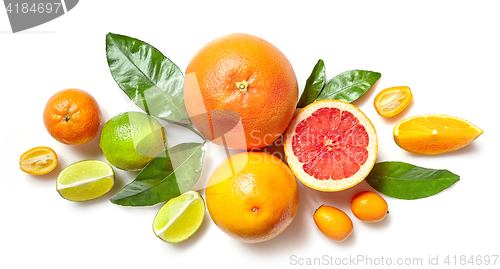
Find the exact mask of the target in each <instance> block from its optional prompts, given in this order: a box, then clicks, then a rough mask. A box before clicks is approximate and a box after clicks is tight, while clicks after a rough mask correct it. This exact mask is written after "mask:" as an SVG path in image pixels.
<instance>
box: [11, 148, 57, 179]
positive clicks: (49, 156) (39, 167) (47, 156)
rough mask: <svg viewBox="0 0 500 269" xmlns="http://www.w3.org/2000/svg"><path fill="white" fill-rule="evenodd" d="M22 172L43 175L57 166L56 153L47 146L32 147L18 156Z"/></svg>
mask: <svg viewBox="0 0 500 269" xmlns="http://www.w3.org/2000/svg"><path fill="white" fill-rule="evenodd" d="M19 166H20V167H21V170H22V171H23V172H26V173H28V174H32V175H45V174H47V173H49V172H51V171H52V170H54V168H56V166H57V154H56V152H55V151H54V150H52V149H51V148H49V147H36V148H32V149H30V150H28V151H26V152H25V153H23V155H21V157H20V158H19Z"/></svg>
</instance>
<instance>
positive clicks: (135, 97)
mask: <svg viewBox="0 0 500 269" xmlns="http://www.w3.org/2000/svg"><path fill="white" fill-rule="evenodd" d="M106 58H107V60H108V65H109V69H110V71H111V75H112V76H113V79H114V80H115V81H116V83H117V84H118V86H119V87H120V88H121V89H122V90H123V91H124V92H125V94H127V96H128V97H129V98H130V99H131V100H132V101H133V102H134V103H135V104H136V105H137V106H139V107H140V108H141V109H142V110H144V111H145V112H146V113H148V114H150V115H152V116H155V117H158V118H161V119H164V120H168V121H173V122H176V123H180V124H184V125H191V122H190V120H189V117H188V114H187V111H186V107H185V106H184V93H183V87H184V75H183V74H182V71H181V70H180V69H179V68H178V67H177V66H176V65H175V64H174V63H173V62H172V61H170V60H169V59H168V58H167V57H165V56H164V55H163V54H162V53H161V52H160V51H159V50H157V49H156V48H155V47H153V46H151V45H149V44H148V43H146V42H143V41H141V40H138V39H135V38H132V37H128V36H123V35H117V34H113V33H108V34H107V35H106Z"/></svg>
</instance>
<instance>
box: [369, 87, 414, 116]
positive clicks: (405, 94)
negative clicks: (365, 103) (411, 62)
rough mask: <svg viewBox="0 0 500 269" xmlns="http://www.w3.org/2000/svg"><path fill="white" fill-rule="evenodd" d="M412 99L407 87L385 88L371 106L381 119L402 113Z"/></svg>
mask: <svg viewBox="0 0 500 269" xmlns="http://www.w3.org/2000/svg"><path fill="white" fill-rule="evenodd" d="M412 99H413V95H412V93H411V90H410V88H409V87H407V86H399V87H392V88H387V89H385V90H383V91H381V92H380V93H379V94H377V96H376V97H375V100H374V101H373V105H374V106H375V109H376V110H377V113H378V114H379V115H380V116H382V117H386V118H388V117H393V116H396V115H397V114H399V112H401V111H403V109H405V107H406V106H408V104H409V103H410V102H411V100H412Z"/></svg>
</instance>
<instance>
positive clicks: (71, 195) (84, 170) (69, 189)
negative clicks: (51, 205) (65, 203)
mask: <svg viewBox="0 0 500 269" xmlns="http://www.w3.org/2000/svg"><path fill="white" fill-rule="evenodd" d="M103 174H104V175H103ZM89 176H90V178H89ZM114 178H115V174H114V171H113V168H112V167H111V165H109V164H108V163H106V162H103V161H99V160H84V161H79V162H76V163H73V164H70V165H68V166H67V167H66V168H64V169H63V171H61V173H59V176H58V177H57V181H56V190H57V192H58V193H59V194H60V195H61V197H63V198H64V199H66V200H70V201H74V202H84V201H89V200H93V199H97V198H99V197H102V196H104V195H105V194H106V193H108V192H109V191H110V190H111V189H112V188H113V186H114ZM65 183H68V184H65Z"/></svg>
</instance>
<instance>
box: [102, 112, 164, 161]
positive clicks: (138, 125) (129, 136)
mask: <svg viewBox="0 0 500 269" xmlns="http://www.w3.org/2000/svg"><path fill="white" fill-rule="evenodd" d="M166 145H167V133H166V130H165V128H164V127H163V126H162V125H161V123H160V122H159V121H158V120H157V119H155V118H154V117H151V116H150V115H147V114H145V113H142V112H124V113H120V114H118V115H115V116H114V117H112V118H111V119H109V120H108V121H107V122H106V123H105V124H104V126H103V128H102V131H101V138H100V141H99V146H100V147H101V150H102V152H103V153H104V156H105V157H106V160H107V161H108V162H109V163H110V164H111V165H113V166H114V167H116V168H118V169H121V170H125V171H139V170H141V169H142V168H144V166H146V164H147V163H149V162H150V161H151V160H152V159H153V158H154V157H156V156H157V155H158V154H159V153H160V152H162V151H163V150H164V149H165V146H166Z"/></svg>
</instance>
